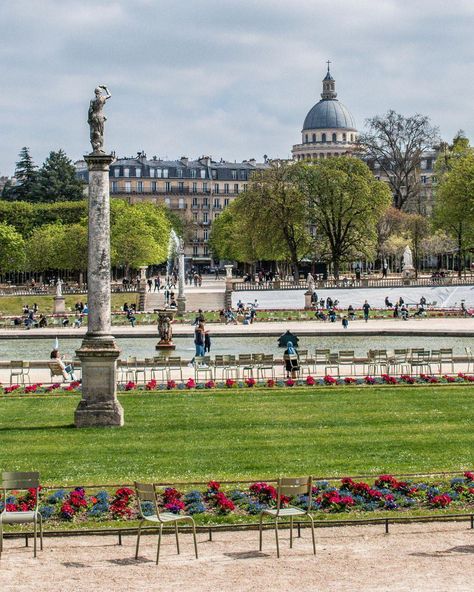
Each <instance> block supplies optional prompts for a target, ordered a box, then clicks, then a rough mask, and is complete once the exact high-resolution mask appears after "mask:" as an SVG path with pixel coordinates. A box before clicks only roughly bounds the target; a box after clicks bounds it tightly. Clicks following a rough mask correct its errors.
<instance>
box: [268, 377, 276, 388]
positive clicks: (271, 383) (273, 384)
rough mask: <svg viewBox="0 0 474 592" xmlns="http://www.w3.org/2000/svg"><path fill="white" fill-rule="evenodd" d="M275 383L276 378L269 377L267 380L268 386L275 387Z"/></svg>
mask: <svg viewBox="0 0 474 592" xmlns="http://www.w3.org/2000/svg"><path fill="white" fill-rule="evenodd" d="M275 384H276V382H275V380H273V378H269V379H268V380H267V386H268V387H269V388H273V387H274V386H275Z"/></svg>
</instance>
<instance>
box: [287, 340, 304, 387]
mask: <svg viewBox="0 0 474 592" xmlns="http://www.w3.org/2000/svg"><path fill="white" fill-rule="evenodd" d="M283 360H284V361H285V370H286V377H287V378H290V375H291V378H296V377H297V375H298V372H299V370H300V364H299V359H298V352H297V351H296V349H295V348H294V347H293V343H292V342H291V341H288V343H287V344H286V349H285V353H284V354H283Z"/></svg>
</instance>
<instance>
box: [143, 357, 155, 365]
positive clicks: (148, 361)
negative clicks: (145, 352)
mask: <svg viewBox="0 0 474 592" xmlns="http://www.w3.org/2000/svg"><path fill="white" fill-rule="evenodd" d="M154 363H155V360H154V358H145V366H153V364H154Z"/></svg>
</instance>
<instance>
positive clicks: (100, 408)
mask: <svg viewBox="0 0 474 592" xmlns="http://www.w3.org/2000/svg"><path fill="white" fill-rule="evenodd" d="M76 353H77V355H78V357H79V359H80V360H81V367H82V399H81V401H80V403H79V405H78V407H77V409H76V412H75V414H74V423H75V425H76V427H78V428H85V427H105V426H122V425H123V423H124V419H123V408H122V406H121V405H120V403H119V401H118V399H117V386H116V384H117V378H116V360H117V358H118V356H119V353H120V350H119V348H118V347H117V346H116V344H115V341H114V338H113V337H111V336H108V337H107V336H106V337H90V338H88V337H87V336H86V337H85V338H84V340H83V342H82V345H81V347H80V349H78V350H77V351H76Z"/></svg>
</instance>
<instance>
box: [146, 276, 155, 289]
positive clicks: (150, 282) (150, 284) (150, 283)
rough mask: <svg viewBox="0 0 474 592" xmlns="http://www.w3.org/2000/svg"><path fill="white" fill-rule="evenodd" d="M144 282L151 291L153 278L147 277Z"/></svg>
mask: <svg viewBox="0 0 474 592" xmlns="http://www.w3.org/2000/svg"><path fill="white" fill-rule="evenodd" d="M146 283H147V284H148V292H151V289H152V287H153V280H152V279H151V278H148V280H147V282H146Z"/></svg>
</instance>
